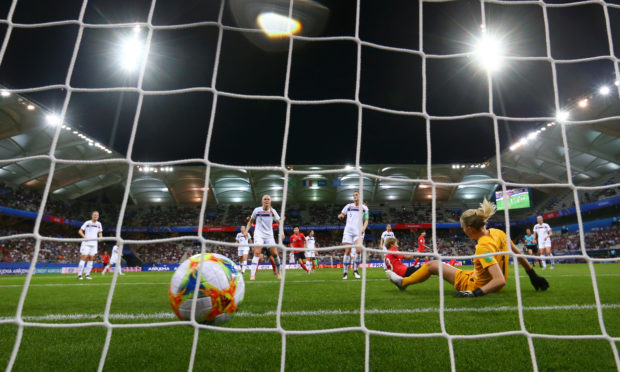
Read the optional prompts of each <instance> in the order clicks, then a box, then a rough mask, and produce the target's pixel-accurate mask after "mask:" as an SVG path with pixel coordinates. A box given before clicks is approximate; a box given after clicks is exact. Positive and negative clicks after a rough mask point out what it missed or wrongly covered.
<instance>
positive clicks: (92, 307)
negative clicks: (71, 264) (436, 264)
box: [0, 264, 620, 371]
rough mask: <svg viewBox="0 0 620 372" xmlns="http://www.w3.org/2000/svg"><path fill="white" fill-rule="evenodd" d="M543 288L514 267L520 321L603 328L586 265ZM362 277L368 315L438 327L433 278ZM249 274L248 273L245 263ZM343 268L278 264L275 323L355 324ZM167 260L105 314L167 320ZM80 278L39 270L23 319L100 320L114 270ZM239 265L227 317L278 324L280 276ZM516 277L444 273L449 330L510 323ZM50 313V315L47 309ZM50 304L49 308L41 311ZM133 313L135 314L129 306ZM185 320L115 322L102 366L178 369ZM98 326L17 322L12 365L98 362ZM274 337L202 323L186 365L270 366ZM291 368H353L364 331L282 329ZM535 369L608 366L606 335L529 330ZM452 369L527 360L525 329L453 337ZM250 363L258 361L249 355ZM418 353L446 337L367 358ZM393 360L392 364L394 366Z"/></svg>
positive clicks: (617, 333)
mask: <svg viewBox="0 0 620 372" xmlns="http://www.w3.org/2000/svg"><path fill="white" fill-rule="evenodd" d="M594 267H595V273H596V274H597V283H598V288H599V294H600V298H601V302H602V303H603V304H604V305H605V307H604V308H603V317H604V320H605V326H606V329H607V332H608V333H609V334H610V335H611V336H613V337H620V287H619V286H618V284H617V283H618V280H619V279H620V265H618V264H596V265H595V266H594ZM537 271H538V272H539V274H541V275H544V276H545V277H547V279H548V280H549V282H550V284H551V288H550V289H549V290H548V291H547V292H545V293H542V292H535V291H534V289H533V288H532V286H531V285H530V283H529V280H528V278H527V276H525V274H524V272H523V271H521V285H522V298H523V306H524V307H525V309H524V312H523V315H524V322H525V326H526V327H527V329H528V331H530V332H533V333H545V334H562V335H571V334H586V335H588V334H590V335H597V334H601V329H600V326H599V321H598V316H597V311H596V309H595V308H594V306H593V305H594V303H595V300H594V291H593V287H592V280H591V278H590V270H589V266H588V265H585V264H572V265H557V266H556V269H555V270H546V271H542V270H540V269H537ZM367 274H368V280H367V288H366V306H365V309H366V312H365V314H364V322H365V325H366V327H368V328H369V329H372V330H377V331H386V332H399V333H439V332H441V324H440V320H439V312H438V311H437V309H438V307H439V296H438V288H439V281H438V280H437V277H432V278H431V279H430V280H428V281H427V282H425V283H422V284H419V285H414V286H410V287H409V288H407V290H406V291H404V292H400V291H398V289H397V288H396V287H395V286H394V285H393V284H392V283H390V282H389V281H388V280H387V279H385V276H384V273H383V271H382V270H381V269H369V270H368V272H367ZM246 275H247V274H246ZM341 275H342V271H341V270H335V269H334V270H331V269H321V270H319V271H317V272H315V273H313V274H312V275H307V274H305V272H302V271H301V270H296V271H290V270H289V271H287V273H286V282H285V287H284V297H283V303H282V311H283V314H282V317H281V324H282V326H283V327H284V329H286V330H299V331H303V330H313V329H328V328H339V327H359V326H360V313H359V310H360V301H361V292H362V285H361V280H357V279H349V280H347V281H344V280H342V279H341ZM171 276H172V273H171V272H155V273H128V274H127V275H126V276H124V277H119V278H118V282H117V287H116V289H115V292H114V298H113V302H112V307H111V316H112V320H111V321H112V323H153V322H176V318H174V315H173V314H172V311H171V309H170V306H169V304H168V296H167V288H168V283H169V280H170V278H171ZM93 277H94V279H93V280H92V281H80V282H78V281H77V280H76V279H75V277H74V276H73V275H46V274H45V275H36V276H34V277H33V278H32V283H31V286H30V288H29V291H28V296H27V298H26V302H25V303H24V309H23V316H24V318H25V320H27V321H32V322H41V323H75V322H97V321H101V320H102V318H101V314H102V313H103V311H104V309H105V303H106V299H107V296H108V292H109V290H110V282H111V280H112V276H111V275H106V276H103V277H102V276H101V275H99V274H96V275H93ZM247 279H248V278H247V277H246V293H245V298H244V301H243V304H242V305H241V309H240V313H239V314H237V316H235V318H233V320H232V321H231V322H229V323H228V324H227V325H226V327H233V328H253V327H261V328H275V327H276V315H275V312H276V308H277V299H278V290H279V285H278V284H279V281H278V280H277V279H275V277H273V275H272V274H271V271H269V272H267V271H261V272H259V273H258V276H257V279H258V280H257V281H255V282H250V281H249V280H247ZM24 280H25V277H24V276H5V277H0V298H1V299H2V301H0V319H7V318H10V317H12V316H14V314H15V311H16V308H17V302H18V300H19V296H20V293H21V291H22V288H23V284H24ZM515 288H516V285H515V277H514V275H511V277H510V278H509V280H508V284H507V286H506V288H505V289H504V291H503V292H501V293H498V294H492V295H489V296H485V297H481V298H473V299H472V298H460V299H459V298H453V297H452V294H453V293H454V289H453V288H452V287H451V286H450V285H449V284H448V283H445V282H444V295H445V309H446V311H445V312H444V318H445V326H446V331H447V332H448V333H450V334H457V335H468V334H476V333H489V332H503V331H514V330H519V329H520V326H519V324H520V323H519V317H518V311H517V310H516V307H517V297H516V293H515ZM50 315H53V316H50ZM45 316H47V317H45ZM132 317H133V318H132ZM16 333H17V326H16V325H15V324H2V325H0V369H4V368H5V367H6V364H7V363H8V360H9V357H10V353H11V349H12V348H13V343H14V341H15V335H16ZM193 334H194V330H193V328H191V327H189V326H184V325H183V326H168V327H157V328H130V329H125V328H123V329H114V331H113V333H112V339H111V344H110V350H109V352H108V356H107V359H106V365H105V369H106V370H111V371H115V370H128V369H132V370H135V369H138V370H167V371H168V370H179V371H182V370H186V369H187V363H188V361H189V357H190V349H191V345H192V337H193ZM105 335H106V330H105V329H104V328H103V327H101V326H95V327H86V328H39V327H37V328H35V327H26V328H25V330H24V334H23V339H22V344H21V347H20V350H19V354H18V358H17V361H16V364H15V368H14V370H30V371H39V370H41V371H43V370H45V371H49V370H96V368H97V365H98V363H99V356H100V355H101V350H102V348H103V344H104V341H105ZM281 342H282V337H281V335H280V334H279V333H277V332H270V333H249V332H245V333H230V332H219V331H211V330H200V332H199V338H198V348H197V353H196V361H195V369H196V370H211V369H214V368H215V367H216V366H217V369H218V370H256V369H257V365H259V366H260V368H258V369H260V370H268V371H271V370H279V368H280V350H281ZM286 345H287V347H286V368H287V369H289V370H302V371H303V370H336V369H337V370H362V369H363V363H364V334H363V333H362V332H360V331H352V332H345V333H333V334H320V335H312V334H296V335H288V336H287V337H286ZM534 347H535V351H536V357H537V361H538V367H539V369H540V370H558V371H559V370H585V369H589V370H596V371H606V370H610V371H612V370H616V368H617V367H616V366H615V363H614V359H613V355H612V349H611V347H610V344H609V342H607V341H605V340H579V341H575V340H557V339H556V340H554V339H540V338H537V339H534ZM454 354H455V363H456V367H457V369H458V370H471V369H475V370H478V371H484V370H489V371H490V370H523V369H531V359H530V355H529V348H528V345H527V338H526V337H524V336H522V335H512V336H502V337H493V338H485V339H460V340H455V341H454ZM257 363H258V364H257ZM412 363H413V364H414V365H420V364H423V365H425V366H426V368H430V369H431V370H449V369H450V360H449V345H448V341H447V340H446V339H445V338H443V337H431V338H400V337H392V336H385V335H370V369H371V370H393V369H395V367H394V366H407V365H412ZM399 368H400V367H399Z"/></svg>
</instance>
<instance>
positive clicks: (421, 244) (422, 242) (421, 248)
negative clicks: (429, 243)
mask: <svg viewBox="0 0 620 372" xmlns="http://www.w3.org/2000/svg"><path fill="white" fill-rule="evenodd" d="M418 252H421V253H424V252H426V231H422V232H421V233H420V236H419V237H418ZM418 262H420V258H419V257H418V258H416V259H415V262H414V263H413V265H414V266H415V265H417V264H418ZM425 263H428V257H426V262H425Z"/></svg>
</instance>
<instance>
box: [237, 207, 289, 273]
mask: <svg viewBox="0 0 620 372" xmlns="http://www.w3.org/2000/svg"><path fill="white" fill-rule="evenodd" d="M262 204H263V205H262V206H260V207H256V208H254V211H252V216H251V217H250V219H249V220H248V224H247V226H246V227H245V229H246V230H247V231H249V230H250V226H252V223H254V222H256V227H255V228H254V243H255V244H265V245H267V246H269V245H272V247H270V248H269V251H270V254H271V257H272V258H273V259H274V260H275V265H276V270H277V275H278V279H282V275H281V274H280V256H279V255H278V249H277V248H276V247H273V245H276V241H275V239H274V236H273V221H276V222H277V223H278V230H279V231H280V235H283V234H284V231H283V230H282V220H281V219H280V215H279V214H278V212H276V210H275V209H273V208H272V207H271V196H269V195H263V198H262ZM261 251H262V248H261V247H254V251H253V253H254V254H253V257H252V266H250V271H251V275H250V280H255V278H256V269H257V268H258V261H259V260H260V259H261V258H263V254H262V253H261Z"/></svg>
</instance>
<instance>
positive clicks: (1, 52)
mask: <svg viewBox="0 0 620 372" xmlns="http://www.w3.org/2000/svg"><path fill="white" fill-rule="evenodd" d="M18 1H19V0H13V1H12V4H11V7H10V10H9V13H8V17H7V19H6V20H0V23H2V24H5V25H6V26H7V31H6V35H5V37H4V40H3V42H2V46H1V49H0V65H1V64H2V61H3V60H4V57H5V54H6V50H7V45H8V43H9V40H10V39H11V33H12V31H13V30H14V29H16V28H33V27H50V26H58V25H78V26H79V31H78V37H77V38H76V41H75V45H74V48H73V53H72V56H71V61H70V65H69V69H68V73H67V76H66V79H65V82H64V84H60V85H53V86H42V87H35V88H28V89H13V90H10V92H14V93H29V92H34V91H40V90H47V89H55V88H63V89H65V90H66V92H67V93H66V98H65V100H64V103H63V106H62V111H61V114H60V117H61V118H64V117H65V114H66V112H67V107H68V106H69V102H70V100H71V97H72V94H73V93H74V92H134V93H138V97H139V98H138V102H137V109H136V114H135V117H134V120H133V127H132V130H131V136H130V140H129V147H128V151H127V155H126V157H125V158H116V159H103V160H61V159H57V158H56V157H55V156H54V153H55V150H56V146H57V143H58V139H59V136H60V133H61V132H62V128H61V126H57V127H56V131H55V134H54V138H53V141H52V145H51V148H50V151H49V153H48V154H47V155H36V156H25V157H22V158H19V159H17V158H13V159H4V160H0V163H8V162H16V161H19V160H26V159H46V160H49V161H50V167H49V176H48V177H47V181H46V183H45V188H44V192H43V196H42V201H41V205H40V207H39V210H38V215H37V218H36V221H35V225H34V230H33V232H32V234H21V235H17V236H16V235H14V236H12V238H15V237H24V238H34V239H35V241H36V244H35V249H34V254H33V259H32V262H31V264H30V268H29V271H28V274H27V276H26V280H25V283H24V286H23V289H22V291H21V295H20V297H19V302H18V306H17V311H16V313H15V316H14V318H12V319H9V320H0V324H15V325H17V327H18V331H17V336H16V338H15V343H14V346H13V349H12V353H11V357H10V360H9V363H8V366H7V371H11V370H12V369H13V367H14V365H15V362H16V359H17V357H18V355H19V351H20V346H21V344H22V336H23V333H24V329H25V328H26V327H49V328H64V327H66V328H71V327H86V326H99V327H104V328H105V329H106V330H107V334H106V339H105V344H104V347H103V350H102V352H101V357H100V362H99V368H98V370H99V371H102V370H103V369H104V367H105V365H106V355H107V353H108V350H109V347H110V342H111V340H112V337H113V330H114V329H121V328H138V327H162V326H170V325H177V326H179V325H185V326H190V327H193V329H194V334H193V343H192V349H191V353H190V360H189V363H188V369H189V370H192V369H193V366H194V361H195V357H196V350H197V344H198V339H199V334H200V330H204V329H208V330H216V331H220V332H270V333H277V334H279V335H280V336H281V340H282V348H281V358H280V366H281V370H284V369H285V365H286V345H287V336H289V335H302V334H325V333H337V332H349V331H358V332H362V333H363V334H364V337H365V345H364V346H365V349H364V350H365V354H364V360H365V362H364V369H365V370H366V371H368V370H369V365H370V358H371V352H370V336H371V335H379V336H390V337H401V338H425V337H439V338H444V339H446V340H447V342H448V346H449V356H450V366H451V370H452V371H455V370H456V365H455V355H454V348H453V341H454V340H463V339H475V338H489V337H502V336H513V335H520V336H525V337H526V338H527V342H528V347H529V354H530V358H531V369H533V370H535V371H537V370H538V364H537V360H536V350H535V347H534V342H533V340H534V339H599V340H605V341H608V342H609V344H610V347H611V349H612V352H613V357H614V360H615V364H616V366H617V368H618V369H619V370H620V359H619V356H618V349H617V346H616V342H620V337H612V336H610V335H609V333H608V332H607V330H606V328H605V322H604V319H603V312H602V306H601V299H600V296H599V290H598V284H597V277H596V273H595V269H594V265H593V263H595V262H605V261H613V260H614V259H603V258H590V257H589V256H588V254H587V252H586V246H585V240H584V230H583V221H582V216H581V209H580V203H579V197H578V192H579V191H580V190H599V189H605V188H609V187H618V186H620V184H614V185H605V186H589V187H585V186H578V185H575V184H574V183H573V181H572V179H573V177H572V171H571V165H570V164H571V163H570V161H571V159H570V155H569V152H570V147H569V144H568V140H567V135H566V128H567V127H569V126H571V125H581V124H588V123H592V122H602V121H608V120H612V119H613V120H620V117H611V118H604V119H598V120H594V121H569V120H562V121H559V122H558V124H559V126H560V128H561V136H562V143H563V145H564V148H565V152H564V160H565V164H566V172H567V175H566V176H567V182H566V183H550V184H526V183H518V182H509V181H506V180H504V179H503V178H502V164H501V162H502V161H501V156H500V154H501V150H500V142H499V130H498V120H511V121H521V122H535V121H553V120H556V118H554V117H526V118H520V117H505V116H501V115H498V114H496V113H495V112H494V110H493V76H492V74H491V73H490V72H487V81H488V95H489V102H488V111H485V112H480V113H474V114H469V115H461V116H459V117H458V118H459V119H465V118H477V117H482V118H490V119H492V121H493V128H494V141H495V156H496V159H497V164H496V167H497V168H496V171H497V175H498V178H497V179H489V180H485V181H475V182H474V181H469V182H457V183H450V182H437V181H434V180H433V177H432V167H431V165H432V149H431V137H430V132H431V120H451V119H455V117H445V116H433V115H430V114H429V113H428V112H427V107H426V105H427V73H426V65H427V60H429V59H441V58H447V57H458V56H470V55H471V54H472V53H464V54H455V55H450V56H448V55H434V54H428V53H425V52H424V45H423V41H424V40H423V25H424V14H423V7H424V3H425V1H420V2H419V25H418V26H419V50H411V49H404V48H395V47H388V46H384V45H379V44H376V43H371V42H368V41H364V40H362V39H361V38H360V35H359V24H360V1H359V0H358V2H357V10H356V15H355V17H356V21H355V25H356V26H355V35H354V36H338V37H329V38H328V39H329V40H348V41H353V42H355V43H356V46H357V61H356V66H355V67H352V68H355V70H356V78H355V95H354V97H355V98H354V99H353V100H351V99H333V100H314V101H311V100H294V99H291V98H290V97H289V83H290V75H291V66H292V50H293V44H294V42H295V41H296V40H322V39H326V38H323V37H301V36H293V37H290V38H289V41H288V56H287V63H286V75H285V87H284V92H283V95H282V96H278V97H273V96H251V95H244V94H236V93H230V92H224V91H220V90H218V89H217V84H216V82H217V76H218V67H219V61H220V51H221V45H222V35H223V31H224V30H241V31H244V30H243V29H238V28H236V27H232V26H227V25H224V24H223V23H222V17H223V13H224V7H225V3H224V0H221V2H220V8H219V16H218V20H217V21H216V22H199V23H195V24H190V25H174V26H158V25H154V24H153V23H152V19H153V14H154V10H155V8H156V6H157V1H156V0H153V1H152V2H151V5H150V9H149V13H148V18H147V21H146V22H145V23H141V24H139V25H140V26H143V27H146V29H147V36H146V44H145V45H146V47H145V48H144V50H143V57H144V58H142V59H141V62H140V68H139V75H138V76H139V77H138V81H137V85H136V87H135V88H133V87H131V88H128V87H114V88H101V89H91V88H80V87H74V86H71V83H70V82H71V77H72V75H73V70H74V66H75V62H76V59H77V55H78V52H79V50H80V45H81V42H82V35H83V32H84V30H85V29H101V28H130V27H134V26H135V25H136V24H134V23H131V24H128V23H125V24H105V25H104V24H88V23H85V22H84V14H85V11H86V8H87V5H88V0H84V2H83V3H82V7H81V10H80V13H79V18H78V19H77V20H66V21H58V22H50V23H41V24H18V23H15V22H13V14H14V12H15V9H16V6H17V4H18ZM293 2H294V1H293V0H290V2H289V13H288V15H289V17H290V16H291V15H292V5H293ZM426 2H432V1H428V0H427V1H426ZM586 3H587V4H597V5H600V6H601V7H602V9H603V12H604V16H605V26H606V30H607V38H608V44H609V51H610V52H609V55H602V56H598V57H592V58H584V59H579V60H576V59H565V60H559V59H554V58H553V57H552V54H551V44H550V35H549V21H548V15H547V10H548V8H551V7H568V6H575V5H576V4H575V3H573V4H570V3H566V4H565V3H560V4H547V3H544V2H542V1H536V0H531V1H526V0H524V1H515V2H509V1H500V0H481V1H480V12H481V16H482V26H483V29H484V28H485V25H486V20H485V17H486V12H485V4H503V5H508V6H518V5H520V4H532V5H538V6H540V7H541V8H542V12H543V16H544V25H545V40H546V56H545V57H509V56H506V57H503V58H505V59H507V60H538V61H546V62H548V63H549V64H550V65H551V71H552V77H553V88H554V103H555V108H556V110H557V111H558V112H559V111H560V110H561V108H562V107H561V105H560V99H559V94H558V83H557V72H556V66H557V64H561V63H574V62H576V61H593V60H609V61H612V62H613V64H614V71H615V75H616V79H620V72H619V67H618V64H619V63H620V60H619V59H618V57H616V55H615V52H614V44H613V41H614V40H613V38H612V36H613V34H612V31H611V26H610V17H609V8H613V9H620V5H614V4H609V3H605V2H603V1H599V0H586V1H582V2H580V3H578V4H586ZM207 25H208V26H213V27H217V28H218V37H217V46H216V54H215V62H214V67H213V74H212V78H211V85H210V87H193V88H187V89H179V90H174V91H147V90H144V89H143V88H142V84H143V79H144V75H145V69H146V65H147V57H148V55H149V51H150V47H151V41H152V37H153V32H154V31H155V30H161V29H173V28H181V27H185V28H186V27H198V26H207ZM245 31H247V30H245ZM363 46H364V47H371V48H379V49H384V50H389V51H393V52H398V53H409V54H415V55H417V56H419V57H420V58H421V60H422V77H423V80H422V88H423V90H422V110H421V111H420V112H406V111H396V110H390V109H386V108H381V107H376V106H372V105H369V104H366V103H363V102H362V101H361V100H360V76H361V63H362V62H361V61H362V59H361V53H362V47H363ZM198 91H203V92H210V93H212V94H213V100H212V103H211V104H212V110H211V116H210V122H209V129H208V132H207V137H206V139H205V140H206V146H205V153H204V157H203V158H202V159H186V160H175V161H168V162H160V163H156V164H155V163H148V164H147V163H143V162H136V161H133V160H132V151H133V146H134V141H135V136H136V131H137V125H138V121H139V118H140V114H141V108H142V104H143V100H144V97H145V96H147V95H164V94H179V93H185V92H198ZM617 93H618V94H619V95H620V91H618V90H617ZM221 96H225V97H235V98H244V99H263V100H279V101H283V102H285V103H286V121H285V133H284V140H283V143H282V153H281V154H282V155H281V160H280V165H279V166H254V167H249V166H248V167H244V168H245V169H249V170H253V169H255V170H272V171H278V172H282V173H283V174H284V190H283V199H282V207H281V214H282V215H286V208H287V191H288V186H289V185H288V180H289V177H290V176H291V175H299V174H301V175H303V174H309V173H319V174H321V173H322V174H325V173H337V172H341V171H344V169H339V170H326V171H321V170H313V171H311V172H310V171H299V170H298V171H295V170H291V169H288V168H287V166H286V164H285V157H286V151H287V141H288V133H289V127H290V121H291V105H292V104H312V105H317V104H328V103H337V102H339V103H350V104H354V105H356V106H357V109H358V122H357V145H356V158H355V165H354V169H351V170H349V169H347V172H351V173H357V174H358V175H359V186H360V187H359V189H360V198H361V200H362V201H363V199H364V191H363V190H364V187H363V182H364V177H368V178H374V179H380V180H393V178H390V177H383V176H379V175H374V174H369V173H365V172H364V171H363V170H362V167H361V166H362V164H361V163H360V153H361V147H362V127H363V125H362V124H363V117H362V111H363V109H370V110H377V111H382V112H386V113H392V114H398V115H411V116H417V117H421V118H423V119H424V120H425V122H426V144H427V149H428V151H427V177H426V178H420V179H408V180H403V179H400V178H399V179H398V181H399V182H408V183H412V184H413V183H416V184H417V183H424V184H428V185H431V188H432V195H433V198H432V246H433V253H432V254H428V256H431V257H433V258H436V259H440V260H441V259H452V258H456V259H471V258H474V257H479V256H472V255H468V256H441V255H440V253H439V252H438V248H437V238H436V223H437V213H436V212H437V198H436V196H437V187H438V186H455V187H456V186H458V185H466V184H473V183H479V182H493V183H498V184H500V185H501V188H502V191H503V192H504V193H506V191H507V187H512V186H514V187H540V186H544V187H565V188H570V189H571V190H572V193H573V197H574V203H575V207H576V210H577V220H578V224H579V238H580V247H581V254H580V255H571V256H566V258H579V259H584V260H586V261H587V263H588V266H589V270H590V274H591V281H592V288H593V290H594V295H595V304H596V310H597V316H598V322H599V326H600V329H601V333H600V334H591V335H553V334H540V333H533V332H531V331H530V330H528V328H527V327H526V325H525V322H524V316H523V301H522V296H521V282H520V278H519V275H515V285H516V295H517V304H518V317H519V325H520V327H519V329H518V330H515V331H507V332H497V333H488V334H477V335H458V334H451V333H449V332H448V331H447V329H446V324H445V319H444V314H445V311H444V291H443V288H444V285H445V284H444V282H443V281H442V280H439V288H438V291H439V293H438V294H439V305H440V306H439V307H440V311H439V320H440V324H441V332H438V333H396V332H385V331H379V330H374V329H371V328H369V327H367V326H366V321H365V309H366V283H367V275H366V255H365V254H362V264H363V265H362V280H361V282H362V287H361V288H362V289H361V301H360V307H359V316H360V318H359V322H360V323H359V326H356V327H344V328H337V329H322V330H309V331H292V330H287V329H285V328H283V327H282V323H281V313H282V303H283V296H284V285H285V281H286V271H287V270H286V268H285V269H284V270H283V278H282V281H281V283H280V289H279V296H278V302H277V317H276V327H275V328H225V327H224V328H222V327H214V326H208V325H202V324H198V323H196V322H195V321H194V320H192V321H184V322H179V321H174V322H157V323H148V324H143V323H129V324H119V323H113V322H112V321H111V319H113V317H111V314H110V309H111V305H112V299H113V296H114V292H115V287H116V283H117V278H118V268H117V269H116V270H115V272H114V276H113V279H112V284H111V287H110V290H109V294H108V297H107V302H106V306H105V312H104V315H103V320H101V321H94V322H82V323H38V322H34V321H28V320H25V319H24V317H23V308H24V302H25V300H26V297H27V295H28V290H29V286H30V283H31V280H32V276H33V275H34V273H35V264H36V263H37V259H38V257H39V252H40V248H41V243H42V242H43V241H71V242H78V241H80V240H79V239H57V238H49V237H44V236H42V235H40V233H39V230H40V227H41V221H42V217H43V212H44V209H45V205H46V202H47V200H48V196H49V192H50V188H51V184H52V179H53V174H54V172H55V170H56V167H57V165H58V164H80V163H90V164H103V163H107V164H113V163H118V164H126V165H127V166H128V172H127V183H126V185H130V184H131V180H132V177H133V172H134V170H135V167H136V166H138V165H141V166H154V165H157V166H173V165H181V164H188V163H197V162H201V163H202V164H204V165H205V166H206V173H205V179H204V181H205V185H208V184H209V179H210V174H211V170H212V168H214V167H215V168H229V169H237V168H239V167H237V166H231V165H226V164H217V163H214V162H212V161H210V160H209V157H208V154H209V148H210V145H211V139H212V133H213V126H214V122H215V113H216V107H217V104H218V98H219V97H221ZM207 194H208V188H207V187H205V190H204V191H203V196H202V203H201V208H200V217H199V226H198V230H197V231H198V233H197V235H196V236H191V237H188V236H183V237H177V238H166V239H154V240H149V241H138V240H123V239H122V237H121V233H120V231H121V227H122V225H123V216H124V214H125V210H126V207H127V203H128V200H129V187H128V186H126V187H125V191H124V195H123V200H122V204H121V208H120V213H119V219H118V221H117V223H116V236H115V237H113V238H102V239H100V240H102V241H120V242H126V243H154V242H158V243H161V242H170V241H183V240H188V239H198V240H200V242H201V251H202V252H203V253H204V252H205V250H206V249H207V245H208V244H220V245H228V246H231V247H234V246H236V244H234V243H226V242H220V241H214V240H210V239H206V238H204V237H203V236H202V234H201V233H200V232H201V231H202V230H203V226H204V215H205V211H206V203H207ZM504 220H505V222H506V224H505V226H506V233H507V235H508V236H509V237H510V223H509V221H510V213H509V211H508V209H505V210H504ZM4 238H7V237H4ZM279 246H280V249H281V250H282V252H283V255H284V257H285V258H286V257H287V256H286V255H287V254H288V253H289V252H290V251H291V249H290V248H289V247H286V246H284V245H283V244H282V241H281V239H280V242H279ZM342 248H344V247H343V246H338V247H320V248H317V251H328V250H333V249H342ZM361 249H362V250H363V252H374V253H379V254H381V253H382V252H383V251H382V250H381V249H380V247H379V249H371V248H367V247H364V246H362V247H361ZM509 254H510V255H511V257H512V258H513V264H514V271H515V273H517V274H518V273H519V267H518V263H517V261H516V259H515V258H516V256H517V255H515V254H514V253H512V252H509ZM484 256H489V255H483V256H482V257H484ZM523 257H527V258H535V257H533V256H527V255H523ZM441 267H442V265H439V268H440V276H441V271H442V269H441ZM194 307H195V301H194ZM192 311H195V308H194V309H192Z"/></svg>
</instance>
